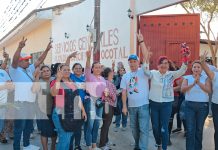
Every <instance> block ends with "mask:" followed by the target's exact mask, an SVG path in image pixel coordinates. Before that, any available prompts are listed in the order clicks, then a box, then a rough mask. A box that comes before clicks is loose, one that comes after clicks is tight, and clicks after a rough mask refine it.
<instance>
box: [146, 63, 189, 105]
mask: <svg viewBox="0 0 218 150" xmlns="http://www.w3.org/2000/svg"><path fill="white" fill-rule="evenodd" d="M143 67H144V72H145V74H146V75H147V76H148V77H149V78H150V80H151V88H150V92H149V99H150V100H152V101H155V102H159V103H162V102H172V101H174V92H173V81H174V80H175V79H177V78H179V77H181V76H182V75H183V74H185V72H186V70H187V66H186V65H185V64H182V66H181V68H180V69H179V70H177V71H167V72H166V73H165V74H161V73H160V72H159V71H158V70H149V64H144V65H143Z"/></svg>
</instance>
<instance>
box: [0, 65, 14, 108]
mask: <svg viewBox="0 0 218 150" xmlns="http://www.w3.org/2000/svg"><path fill="white" fill-rule="evenodd" d="M7 81H11V79H10V77H9V75H8V73H7V72H6V71H5V70H3V69H0V85H5V83H6V82H7ZM7 99H8V90H7V89H4V90H1V91H0V104H1V103H2V104H5V103H7Z"/></svg>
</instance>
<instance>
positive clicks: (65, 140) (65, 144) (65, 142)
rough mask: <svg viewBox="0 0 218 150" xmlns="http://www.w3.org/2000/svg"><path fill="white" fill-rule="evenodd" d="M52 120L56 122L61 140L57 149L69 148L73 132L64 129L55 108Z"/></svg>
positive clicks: (67, 149)
mask: <svg viewBox="0 0 218 150" xmlns="http://www.w3.org/2000/svg"><path fill="white" fill-rule="evenodd" d="M52 120H53V122H54V126H55V129H56V131H57V134H58V137H59V141H58V144H57V150H69V149H70V140H71V137H72V136H73V132H66V131H64V129H63V128H62V125H61V122H60V119H59V117H58V114H57V112H56V110H55V109H54V110H53V114H52Z"/></svg>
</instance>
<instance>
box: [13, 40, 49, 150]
mask: <svg viewBox="0 0 218 150" xmlns="http://www.w3.org/2000/svg"><path fill="white" fill-rule="evenodd" d="M26 40H27V39H24V38H23V39H22V40H21V41H20V43H19V46H18V48H17V50H16V52H15V54H14V57H13V60H12V64H11V66H10V68H9V74H10V76H11V79H12V81H13V82H14V84H15V98H14V102H15V105H16V106H17V107H18V109H16V110H15V116H14V117H15V118H14V119H15V120H14V144H13V147H14V150H20V140H21V135H22V133H23V149H24V150H30V149H31V150H38V149H39V147H37V146H34V145H30V142H29V139H30V134H31V133H32V131H33V118H34V117H35V114H34V110H35V109H34V108H35V105H34V104H35V99H36V95H35V94H34V93H33V92H32V91H31V89H32V85H33V80H34V77H33V73H34V71H35V68H36V67H38V66H39V65H40V64H41V63H42V62H43V61H44V59H45V58H46V56H47V54H48V52H49V50H50V49H51V48H52V47H51V42H50V43H49V44H48V46H47V48H46V50H45V51H44V52H43V53H42V55H41V56H40V57H39V58H38V60H37V61H36V62H35V63H34V64H30V63H29V59H31V58H32V57H31V56H29V55H27V54H24V53H21V50H22V49H23V47H24V46H25V43H26Z"/></svg>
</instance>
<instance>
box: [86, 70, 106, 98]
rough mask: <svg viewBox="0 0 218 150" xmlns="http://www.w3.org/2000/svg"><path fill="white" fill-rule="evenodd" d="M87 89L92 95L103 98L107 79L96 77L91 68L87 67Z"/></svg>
mask: <svg viewBox="0 0 218 150" xmlns="http://www.w3.org/2000/svg"><path fill="white" fill-rule="evenodd" d="M85 77H86V90H87V91H88V93H89V94H90V95H91V96H94V97H97V98H101V97H102V96H103V93H104V90H105V88H106V82H105V79H104V78H103V77H102V76H99V77H96V76H94V75H93V74H92V73H91V68H85Z"/></svg>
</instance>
